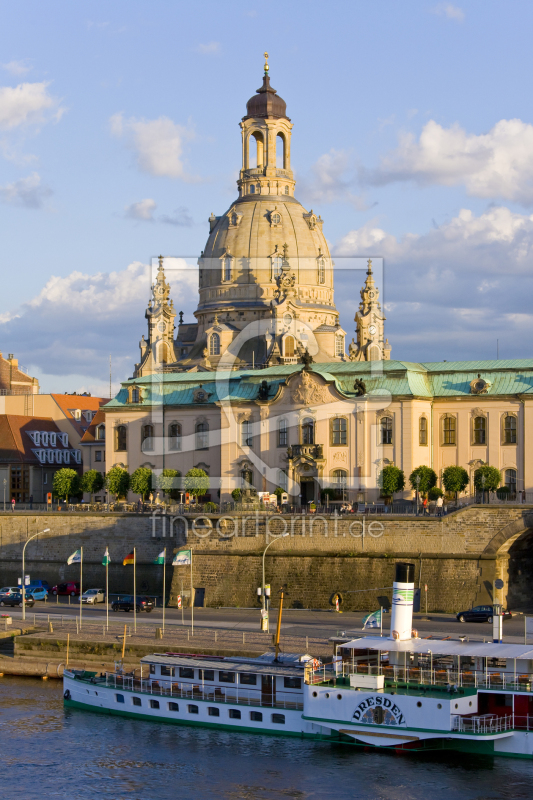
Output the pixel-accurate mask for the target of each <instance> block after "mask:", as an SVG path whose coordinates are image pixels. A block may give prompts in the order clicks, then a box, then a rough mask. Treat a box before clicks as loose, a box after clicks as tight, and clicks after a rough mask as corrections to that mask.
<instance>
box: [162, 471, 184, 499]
mask: <svg viewBox="0 0 533 800" xmlns="http://www.w3.org/2000/svg"><path fill="white" fill-rule="evenodd" d="M180 478H181V472H179V471H178V470H177V469H164V470H163V471H162V472H161V473H160V474H159V475H158V476H157V488H158V489H161V491H163V492H164V493H165V494H166V495H168V497H170V498H171V499H172V500H177V499H178V494H179V490H180V486H181V481H180Z"/></svg>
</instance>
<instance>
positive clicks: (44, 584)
mask: <svg viewBox="0 0 533 800" xmlns="http://www.w3.org/2000/svg"><path fill="white" fill-rule="evenodd" d="M41 588H42V589H46V591H47V592H49V591H50V584H49V583H48V581H41V580H34V581H30V582H29V584H28V585H27V586H26V591H28V589H41Z"/></svg>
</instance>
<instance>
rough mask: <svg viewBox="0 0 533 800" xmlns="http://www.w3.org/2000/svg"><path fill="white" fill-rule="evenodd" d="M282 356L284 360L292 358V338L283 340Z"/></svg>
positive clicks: (287, 337)
mask: <svg viewBox="0 0 533 800" xmlns="http://www.w3.org/2000/svg"><path fill="white" fill-rule="evenodd" d="M283 355H284V356H285V358H294V336H286V337H285V338H284V340H283Z"/></svg>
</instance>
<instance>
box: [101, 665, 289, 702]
mask: <svg viewBox="0 0 533 800" xmlns="http://www.w3.org/2000/svg"><path fill="white" fill-rule="evenodd" d="M105 683H106V686H108V687H110V688H114V689H125V690H126V691H130V692H143V693H148V694H152V695H159V696H164V697H170V698H173V697H175V698H177V699H179V698H181V699H188V700H209V701H211V702H214V703H233V704H236V703H238V704H239V705H248V706H267V707H269V708H285V709H287V710H290V709H294V710H297V711H302V710H303V699H302V701H296V700H286V699H283V700H281V699H277V698H276V697H274V698H268V697H264V695H263V696H262V695H261V693H260V692H256V693H255V694H252V692H251V691H249V690H246V689H237V688H235V689H232V690H228V689H226V688H220V687H218V686H217V687H215V686H213V687H211V686H209V687H207V686H202V685H201V684H183V683H179V682H174V683H171V684H168V683H165V684H161V683H159V682H158V681H152V680H145V679H142V680H141V679H140V678H135V677H133V676H131V675H120V674H117V673H115V672H107V673H106V676H105Z"/></svg>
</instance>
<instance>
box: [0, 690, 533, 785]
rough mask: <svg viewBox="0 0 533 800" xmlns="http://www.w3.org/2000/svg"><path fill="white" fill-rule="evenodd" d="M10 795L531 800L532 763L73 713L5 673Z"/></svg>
mask: <svg viewBox="0 0 533 800" xmlns="http://www.w3.org/2000/svg"><path fill="white" fill-rule="evenodd" d="M0 726H1V727H0V798H1V800H55V798H61V800H63V798H65V799H68V800H93V798H94V800H96V798H98V800H126V799H127V800H204V798H205V799H206V800H207V799H209V800H211V799H212V798H213V799H214V798H216V799H217V800H287V798H290V799H293V800H307V798H328V799H329V798H332V800H348V798H350V800H352V798H364V800H367V798H368V800H381V798H383V799H384V800H411V799H413V800H419V799H420V800H455V798H457V800H492V799H493V798H514V799H516V798H532V797H533V761H520V760H514V759H502V758H500V759H491V758H486V757H485V758H484V757H477V756H469V755H460V754H459V755H455V754H438V755H420V756H416V755H414V756H413V755H412V756H405V755H401V756H398V755H395V754H391V753H383V752H376V751H365V750H363V749H359V748H356V747H350V746H342V745H330V744H319V743H315V742H308V741H302V740H300V739H284V738H278V737H273V736H258V735H251V734H235V733H234V734H229V733H226V732H222V731H220V732H219V731H214V730H205V729H201V728H187V727H182V726H175V725H159V724H155V723H151V722H142V721H131V720H128V719H124V718H120V717H108V716H105V715H100V714H93V713H89V712H85V711H77V710H76V711H75V710H68V711H65V710H64V709H63V702H62V686H61V683H60V682H59V681H48V682H45V681H41V680H36V679H33V678H13V677H5V678H0Z"/></svg>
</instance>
